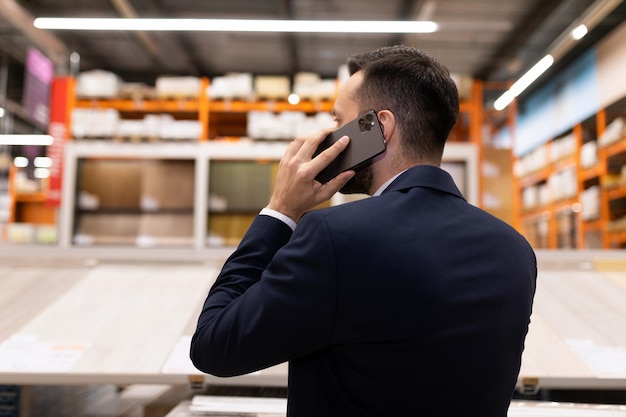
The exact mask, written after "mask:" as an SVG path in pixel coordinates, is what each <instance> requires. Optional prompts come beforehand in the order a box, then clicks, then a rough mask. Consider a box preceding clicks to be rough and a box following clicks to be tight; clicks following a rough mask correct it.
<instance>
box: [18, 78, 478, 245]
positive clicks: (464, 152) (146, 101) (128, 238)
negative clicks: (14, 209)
mask: <svg viewBox="0 0 626 417" xmlns="http://www.w3.org/2000/svg"><path fill="white" fill-rule="evenodd" d="M208 85H209V80H208V79H207V78H203V79H202V80H201V90H200V92H199V94H198V96H197V97H160V98H148V97H138V98H80V97H76V95H75V86H76V83H75V80H73V79H72V78H68V79H67V87H66V91H62V93H63V94H65V95H66V96H65V97H66V99H67V100H66V101H67V116H66V119H67V120H66V123H65V127H66V130H67V132H72V111H73V110H74V109H92V110H98V111H100V110H115V111H116V112H117V114H118V115H119V120H137V119H142V118H144V117H145V116H146V115H150V114H165V115H169V116H171V117H173V118H174V119H175V120H194V121H198V122H199V125H200V126H201V133H200V135H199V136H198V137H197V138H196V139H190V140H159V139H154V138H150V140H149V141H146V140H145V139H146V137H138V138H133V137H116V136H114V135H111V136H101V137H97V136H93V137H89V136H85V137H84V138H80V137H79V138H71V137H69V138H67V140H66V141H65V143H64V155H63V169H62V181H61V183H62V190H61V206H60V207H59V210H58V213H57V226H58V243H59V244H60V245H61V246H65V247H68V246H73V245H75V244H82V245H94V244H104V245H106V244H107V243H106V242H112V243H110V244H112V245H115V244H116V243H115V242H124V243H121V244H123V245H135V244H136V245H139V246H141V245H144V246H169V245H173V244H174V245H180V244H181V242H183V245H186V246H191V247H194V248H206V247H207V246H210V245H212V244H215V243H216V242H219V239H218V240H215V239H214V238H213V235H214V232H215V231H216V229H220V230H224V229H228V233H230V234H231V235H232V236H229V237H228V238H226V239H222V242H225V243H226V244H228V245H230V244H236V243H237V241H238V239H240V238H241V236H242V235H243V232H244V231H245V229H246V228H247V227H246V224H247V223H249V222H250V221H251V219H252V218H253V217H254V215H255V214H256V213H258V210H260V209H261V208H262V206H263V205H264V204H265V203H266V201H265V199H267V198H269V193H270V192H271V187H272V184H273V174H268V170H267V167H266V166H269V165H272V164H273V166H274V168H272V169H275V167H276V166H277V161H279V160H280V158H281V157H282V155H283V153H284V151H285V149H286V147H287V143H288V142H287V141H281V140H249V139H246V138H242V137H244V136H246V133H245V132H246V118H247V114H248V113H250V112H256V111H263V112H272V113H275V114H278V113H282V112H302V113H305V114H307V115H314V114H316V113H320V112H324V113H328V112H330V111H331V110H332V108H333V105H334V103H333V101H331V100H318V101H313V100H303V101H301V102H299V103H297V104H291V103H289V102H288V101H287V100H286V99H275V100H258V101H257V100H241V99H233V100H223V99H221V100H212V99H209V98H208V96H207V95H206V93H205V92H206V91H207V87H208ZM480 88H481V86H480V84H477V85H476V86H474V92H475V93H476V92H480V91H479V90H480ZM479 102H481V96H480V95H479V94H473V95H472V100H471V102H463V103H462V105H461V112H462V113H464V114H465V117H463V118H462V119H463V121H464V123H468V121H469V125H466V124H464V125H463V126H462V129H460V130H458V132H460V131H461V130H462V131H463V135H456V136H457V137H455V138H454V141H453V142H452V143H449V145H448V146H447V148H446V156H444V158H447V159H448V161H450V162H454V163H459V162H460V163H461V164H463V166H464V168H463V170H464V174H463V175H464V176H465V177H466V178H463V180H462V181H463V182H464V184H465V185H464V186H465V190H464V191H465V192H466V195H467V196H468V199H469V200H470V201H471V202H472V203H474V204H477V205H480V195H481V194H480V191H481V188H480V178H479V177H478V175H477V173H478V169H479V168H478V167H479V162H478V161H479V160H480V150H479V149H478V146H477V144H478V143H480V137H479V136H477V135H478V134H479V133H480V129H479V128H477V125H476V123H480V120H482V119H481V117H480V111H481V108H480V106H478V105H477V104H476V103H479ZM468 136H469V137H468ZM458 141H461V142H458ZM463 141H465V142H463ZM468 142H469V143H468ZM122 162H123V164H121V165H120V166H121V167H122V169H129V170H133V169H135V168H137V167H138V166H142V167H144V168H141V169H143V170H145V167H147V166H151V164H155V163H159V162H160V163H161V165H167V164H166V162H167V163H170V164H174V163H180V164H182V165H183V166H184V167H186V168H181V169H184V170H185V169H186V170H187V171H188V172H191V174H189V175H188V176H187V177H186V179H185V180H183V181H182V182H181V183H188V184H192V186H191V187H192V189H193V190H192V191H191V192H190V194H192V197H191V199H192V202H191V203H190V204H189V206H188V207H186V206H185V207H177V208H176V210H174V211H172V209H171V208H170V209H168V208H163V207H161V206H160V204H161V202H160V201H157V202H156V203H155V202H152V203H150V199H148V203H149V204H147V206H146V204H145V201H144V197H145V196H144V194H145V187H146V186H145V184H144V183H145V182H146V181H147V179H146V178H149V176H148V174H146V173H145V172H144V173H143V174H142V173H137V172H135V173H134V174H129V175H130V177H131V178H132V180H128V179H123V178H122V177H119V175H117V174H115V173H116V169H115V167H113V168H111V170H110V171H109V172H110V174H104V178H105V180H108V181H109V182H113V181H118V182H119V184H117V185H116V186H117V187H124V186H127V187H130V184H132V187H131V188H133V191H132V198H131V200H130V201H131V202H130V203H129V202H128V201H126V202H122V201H114V202H112V203H111V202H109V203H101V202H100V203H98V202H97V201H98V197H100V198H101V199H102V196H99V195H98V194H99V193H109V195H110V194H111V193H112V191H111V189H110V188H111V184H106V181H104V183H103V184H100V185H97V186H94V185H91V186H85V183H86V182H89V181H85V178H84V177H85V175H84V173H83V172H82V171H84V170H85V169H87V171H89V170H92V171H98V170H99V169H100V168H102V167H103V166H105V165H106V164H114V163H122ZM241 162H245V163H246V164H248V165H249V166H257V168H258V169H257V171H258V172H259V173H261V172H262V173H261V174H259V175H261V176H263V177H264V179H263V184H262V185H261V186H258V187H257V188H260V189H264V190H266V194H267V195H266V196H265V199H263V200H264V201H263V202H261V200H262V199H261V198H260V197H259V198H257V201H256V202H255V203H254V204H250V205H249V206H246V207H244V208H245V210H244V209H242V208H241V207H238V206H237V204H232V206H231V207H227V208H225V209H224V208H221V207H220V206H219V204H218V205H217V206H213V205H212V203H213V202H214V201H213V200H211V198H212V197H214V196H211V191H212V189H211V185H210V184H211V181H212V180H213V181H215V180H216V178H215V176H216V175H218V176H219V175H224V174H219V171H220V170H218V169H217V168H218V167H219V166H220V164H225V165H229V164H233V165H235V164H240V163H241ZM133 166H134V167H135V168H130V167H133ZM457 168H458V167H457ZM137 169H139V168H137ZM141 169H139V170H140V171H141ZM255 169H256V168H255ZM100 171H102V169H100ZM269 172H270V173H272V171H271V170H270V171H269ZM274 172H275V171H274ZM159 175H161V176H162V177H163V178H164V180H166V179H168V178H169V177H170V174H169V173H168V172H167V171H160V172H159ZM254 176H257V174H254ZM87 177H88V176H87ZM118 177H119V178H118ZM115 178H117V179H115ZM120 178H121V179H120ZM92 182H93V181H92ZM142 184H144V185H142ZM93 187H96V188H95V189H94V188H93ZM98 187H100V191H98V189H97V188H98ZM153 187H154V186H153ZM168 187H170V188H172V189H177V188H179V187H177V186H176V185H168ZM213 188H215V187H213ZM233 188H234V187H233ZM122 191H123V188H119V189H118V191H117V192H122ZM85 197H86V198H87V201H88V203H87V204H86V205H85V203H84V201H82V200H81V199H82V198H85ZM25 198H31V197H25ZM32 198H35V199H38V201H39V200H41V199H45V198H46V194H45V193H43V194H39V195H37V196H32ZM90 198H92V200H93V198H95V200H93V201H96V203H93V202H92V203H91V204H95V206H93V205H91V206H90V203H89V201H92V200H89V199H90ZM120 198H122V197H120ZM186 198H187V197H186ZM341 201H343V200H342V198H341V197H339V196H336V197H334V199H333V201H332V203H333V204H336V203H339V202H341ZM218 202H219V201H218ZM27 204H29V203H27ZM107 204H108V205H107ZM150 204H156V208H155V207H150ZM253 206H254V207H253ZM98 216H100V217H101V219H99V220H94V219H96V218H97V217H98ZM115 216H118V218H119V220H120V224H119V225H116V226H114V227H113V226H112V228H113V229H115V227H117V228H118V229H119V230H120V235H121V236H117V237H116V236H113V237H110V236H109V237H106V236H101V237H102V239H92V237H93V236H91V235H90V234H89V233H87V234H86V235H83V234H81V230H83V229H85V228H87V229H89V227H85V225H84V223H85V222H87V223H90V224H93V222H96V223H99V226H98V227H96V229H98V228H100V230H102V229H104V228H105V227H106V226H105V224H109V223H108V221H107V219H112V218H115ZM155 216H161V218H162V219H167V217H168V216H169V217H170V220H171V218H172V217H174V216H178V217H179V218H183V217H186V220H185V222H187V223H186V226H184V227H181V228H182V229H185V230H186V231H185V232H184V233H183V232H180V231H177V232H179V234H181V235H180V236H179V235H177V236H176V238H177V239H174V241H175V242H174V243H172V242H173V240H172V239H168V238H169V237H171V236H163V237H162V239H157V238H154V236H151V235H148V236H145V235H144V234H143V232H142V230H144V229H143V227H144V226H145V223H150V222H153V223H150V224H153V225H154V224H156V223H155V221H154V219H153V218H154V217H155ZM124 219H126V221H127V223H126V224H124V221H125V220H124ZM138 224H139V225H138ZM142 224H144V226H142ZM153 229H154V227H153ZM137 230H138V231H137ZM106 232H108V230H106ZM135 235H138V236H135ZM98 242H100V243H98Z"/></svg>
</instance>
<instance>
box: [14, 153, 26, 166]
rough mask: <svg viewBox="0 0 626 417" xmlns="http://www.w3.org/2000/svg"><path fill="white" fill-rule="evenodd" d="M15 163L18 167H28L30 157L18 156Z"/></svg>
mask: <svg viewBox="0 0 626 417" xmlns="http://www.w3.org/2000/svg"><path fill="white" fill-rule="evenodd" d="M13 165H15V167H17V168H26V167H27V166H28V158H26V157H25V156H16V157H15V159H13Z"/></svg>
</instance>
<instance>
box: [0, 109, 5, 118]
mask: <svg viewBox="0 0 626 417" xmlns="http://www.w3.org/2000/svg"><path fill="white" fill-rule="evenodd" d="M4 113H5V110H4V108H3V107H0V117H4Z"/></svg>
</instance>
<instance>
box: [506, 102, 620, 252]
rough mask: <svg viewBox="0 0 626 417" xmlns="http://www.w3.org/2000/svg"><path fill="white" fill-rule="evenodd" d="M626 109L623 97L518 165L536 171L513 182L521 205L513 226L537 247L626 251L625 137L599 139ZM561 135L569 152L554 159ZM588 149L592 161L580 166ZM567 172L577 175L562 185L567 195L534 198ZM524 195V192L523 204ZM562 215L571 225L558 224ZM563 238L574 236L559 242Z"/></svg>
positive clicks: (529, 154) (552, 190)
mask: <svg viewBox="0 0 626 417" xmlns="http://www.w3.org/2000/svg"><path fill="white" fill-rule="evenodd" d="M625 108H626V98H622V99H620V100H618V101H617V102H615V103H613V104H612V105H610V106H607V108H605V109H602V110H600V111H598V112H597V113H596V114H595V115H593V116H592V117H590V118H589V119H587V120H584V121H582V122H581V123H578V124H577V125H575V126H572V128H571V129H570V130H569V131H567V132H563V134H561V135H558V136H556V137H555V138H554V139H552V140H550V141H548V142H547V143H545V144H543V145H540V146H539V147H538V148H536V149H534V150H533V151H531V152H530V153H528V154H526V155H524V156H522V157H521V158H519V159H518V161H517V163H518V164H521V165H524V162H528V161H532V160H533V159H534V161H535V162H536V165H537V166H536V167H535V169H534V170H528V171H527V172H524V173H522V174H521V175H520V174H518V176H517V179H516V181H517V184H516V187H517V188H518V189H519V190H520V197H521V198H520V201H522V204H520V206H519V207H518V208H517V209H516V213H517V214H516V216H517V224H520V225H521V231H522V233H524V234H525V235H526V237H527V238H529V240H530V241H531V244H533V245H534V246H535V247H537V248H549V249H556V248H605V249H609V248H624V247H626V220H625V219H626V177H625V176H624V175H626V172H625V170H626V168H623V167H626V135H624V133H625V132H622V134H621V136H618V137H617V138H615V139H614V140H613V141H612V142H611V143H610V144H606V143H602V140H601V138H602V137H603V135H605V134H606V131H607V127H608V126H610V124H611V123H613V122H615V121H616V120H618V118H623V117H626V111H625ZM564 137H569V138H570V139H571V140H572V141H573V142H572V143H573V144H574V146H573V147H572V148H571V153H570V154H569V155H566V156H564V157H561V158H559V159H557V158H553V157H552V154H553V151H554V147H555V146H559V143H558V142H559V140H560V139H563V138H564ZM589 145H592V148H591V149H593V160H592V161H591V162H590V161H589V160H587V161H586V162H585V163H583V159H585V158H589V155H590V153H589V152H588V149H587V151H584V150H583V147H584V146H589ZM525 158H526V159H525ZM537 161H540V162H537ZM570 169H572V170H574V171H575V177H572V178H571V179H572V180H573V182H574V183H573V184H572V183H571V182H567V183H566V184H565V187H570V188H572V187H573V193H572V195H571V196H568V198H565V199H560V200H559V199H554V198H553V199H552V200H550V201H545V199H544V200H541V199H540V198H535V197H534V195H535V194H537V195H540V194H541V191H539V190H541V188H542V187H547V188H548V190H547V191H546V190H545V189H544V190H543V192H547V193H549V192H552V193H554V192H555V189H554V187H552V189H550V185H551V184H550V181H551V178H553V177H554V176H555V175H558V174H560V173H561V174H562V173H564V172H565V171H567V170H570ZM562 187H563V184H561V188H562ZM535 191H537V192H536V193H535ZM524 193H527V194H526V196H527V198H526V201H524ZM590 195H591V196H590ZM544 197H545V196H544ZM537 200H541V201H537ZM565 215H567V216H569V217H570V221H569V222H564V221H561V222H559V216H560V217H561V218H562V217H563V216H565ZM561 220H562V219H561ZM564 234H567V235H569V236H571V237H572V238H571V239H570V240H567V241H564V240H562V239H559V236H562V235H564Z"/></svg>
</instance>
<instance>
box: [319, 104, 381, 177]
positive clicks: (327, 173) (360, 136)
mask: <svg viewBox="0 0 626 417" xmlns="http://www.w3.org/2000/svg"><path fill="white" fill-rule="evenodd" d="M343 136H348V137H349V138H350V143H349V144H348V147H347V148H346V149H344V151H343V152H341V153H340V154H339V156H338V157H337V159H335V160H334V161H333V162H331V163H330V165H328V166H327V167H326V168H324V170H323V171H322V172H320V173H319V174H318V175H317V177H315V179H316V180H318V181H319V182H321V183H325V182H327V181H329V180H331V179H333V178H334V177H335V176H337V174H339V173H341V172H344V171H348V170H350V169H354V168H357V167H358V166H359V165H361V164H363V163H364V162H366V161H368V160H370V159H372V158H373V157H375V156H376V155H380V154H381V153H383V152H384V151H385V149H386V146H387V143H386V142H385V137H384V136H383V130H382V128H381V127H380V122H379V121H378V117H377V116H376V112H375V111H373V110H370V111H368V112H366V113H363V114H362V115H360V116H359V117H357V118H356V119H354V120H352V121H350V122H349V123H347V124H345V125H343V126H342V127H340V128H339V129H337V130H335V131H334V132H332V133H330V134H329V135H328V136H326V139H324V141H323V142H322V143H321V144H320V146H319V147H318V148H317V150H316V151H315V153H314V154H313V157H315V156H317V155H318V154H319V153H320V152H322V151H323V150H325V149H327V148H328V147H329V146H331V145H332V144H333V143H335V142H336V141H338V140H339V139H340V138H341V137H343Z"/></svg>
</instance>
